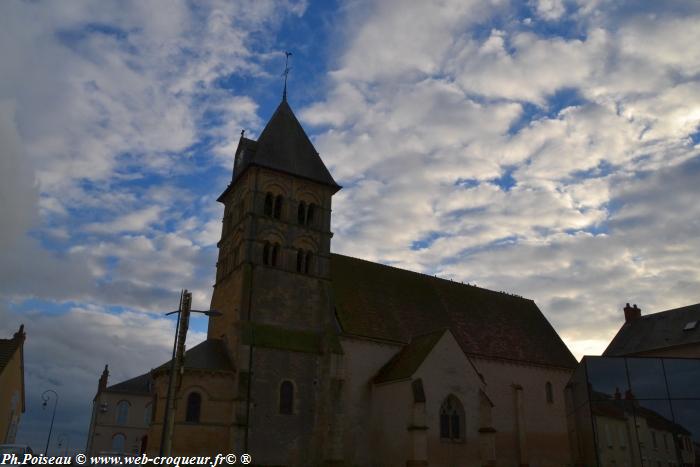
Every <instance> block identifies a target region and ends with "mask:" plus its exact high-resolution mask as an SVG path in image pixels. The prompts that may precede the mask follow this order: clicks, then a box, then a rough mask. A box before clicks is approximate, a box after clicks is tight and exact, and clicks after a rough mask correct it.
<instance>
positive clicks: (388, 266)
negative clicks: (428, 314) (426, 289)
mask: <svg viewBox="0 0 700 467" xmlns="http://www.w3.org/2000/svg"><path fill="white" fill-rule="evenodd" d="M331 256H342V257H344V258H350V259H354V260H356V261H363V262H365V263H370V264H374V265H377V266H381V267H384V268H390V269H395V270H397V271H403V272H408V273H411V274H415V275H418V276H423V277H427V278H429V279H433V280H434V281H437V282H441V283H445V284H454V285H457V286H460V285H461V286H465V287H471V288H474V289H478V290H483V291H484V292H490V293H493V294H498V295H502V296H504V297H509V298H514V299H518V300H525V301H528V302H534V300H533V299H531V298H527V297H521V296H520V295H515V294H511V293H508V292H503V291H499V290H492V289H487V288H485V287H479V286H478V285H474V284H470V283H468V282H467V283H464V282H462V281H455V280H452V279H445V278H443V277H438V276H435V275H432V274H426V273H424V272H418V271H413V270H411V269H404V268H399V267H397V266H392V265H390V264H384V263H380V262H377V261H370V260H368V259H364V258H357V257H355V256H349V255H343V254H340V253H333V252H331Z"/></svg>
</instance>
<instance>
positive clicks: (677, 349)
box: [603, 303, 700, 358]
mask: <svg viewBox="0 0 700 467" xmlns="http://www.w3.org/2000/svg"><path fill="white" fill-rule="evenodd" d="M624 313H625V315H624V316H625V322H624V323H623V324H622V327H620V329H619V331H618V332H617V334H616V335H615V337H614V338H613V340H612V341H610V344H609V345H608V348H607V349H605V352H604V353H603V355H607V356H632V355H636V356H654V357H689V358H700V303H696V304H695V305H688V306H684V307H680V308H673V309H671V310H666V311H659V312H657V313H650V314H647V315H642V310H641V309H640V308H639V307H637V305H636V304H635V305H633V306H630V304H629V303H628V304H627V305H626V306H625V308H624Z"/></svg>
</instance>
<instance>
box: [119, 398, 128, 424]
mask: <svg viewBox="0 0 700 467" xmlns="http://www.w3.org/2000/svg"><path fill="white" fill-rule="evenodd" d="M128 418H129V403H128V402H127V401H119V403H118V404H117V425H126V421H127V420H128Z"/></svg>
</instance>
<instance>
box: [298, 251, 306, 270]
mask: <svg viewBox="0 0 700 467" xmlns="http://www.w3.org/2000/svg"><path fill="white" fill-rule="evenodd" d="M303 268H304V250H302V249H301V248H300V249H299V250H297V272H301V271H302V270H303Z"/></svg>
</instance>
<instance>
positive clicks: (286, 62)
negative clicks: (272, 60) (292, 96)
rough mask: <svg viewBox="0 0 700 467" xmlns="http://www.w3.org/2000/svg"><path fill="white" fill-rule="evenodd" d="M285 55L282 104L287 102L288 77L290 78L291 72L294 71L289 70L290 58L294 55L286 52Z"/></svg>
mask: <svg viewBox="0 0 700 467" xmlns="http://www.w3.org/2000/svg"><path fill="white" fill-rule="evenodd" d="M284 55H285V59H284V72H282V76H284V91H282V102H287V76H289V72H290V71H291V70H292V69H291V68H289V56H290V55H292V53H291V52H286V51H285V52H284Z"/></svg>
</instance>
